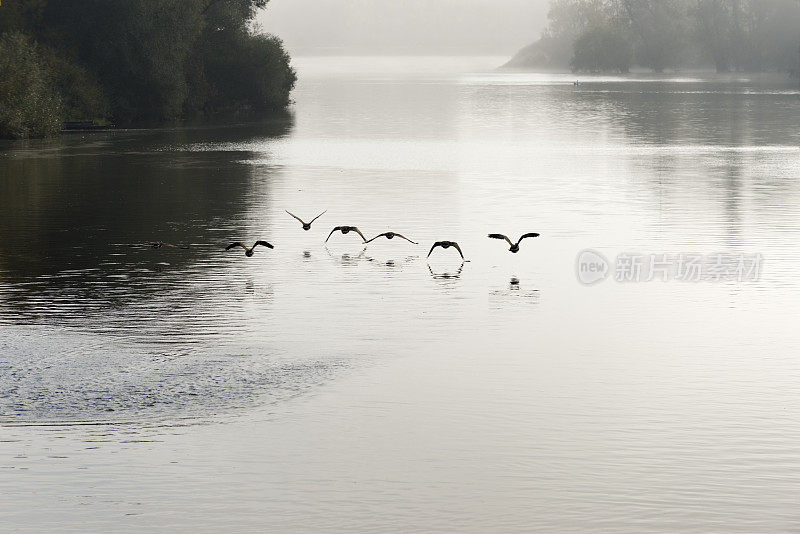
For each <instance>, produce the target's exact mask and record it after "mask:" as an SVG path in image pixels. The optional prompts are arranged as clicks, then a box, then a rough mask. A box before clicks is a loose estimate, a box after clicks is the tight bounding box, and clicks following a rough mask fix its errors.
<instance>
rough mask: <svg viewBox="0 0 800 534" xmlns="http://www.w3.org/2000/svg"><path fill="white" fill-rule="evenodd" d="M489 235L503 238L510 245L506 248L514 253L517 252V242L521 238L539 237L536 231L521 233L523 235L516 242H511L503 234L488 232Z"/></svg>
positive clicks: (518, 242)
mask: <svg viewBox="0 0 800 534" xmlns="http://www.w3.org/2000/svg"><path fill="white" fill-rule="evenodd" d="M489 237H491V238H492V239H505V240H506V241H508V244H509V245H511V248H510V249H508V250H510V251H511V252H513V253H514V254H516V253H517V252H519V244H520V243H521V242H522V240H523V239H525V238H526V237H539V234H537V233H536V232H531V233H529V234H523V236H522V237H520V238H519V240H517V242H516V243H512V242H511V240H510V239H509V238H507V237H506V236H504V235H503V234H489Z"/></svg>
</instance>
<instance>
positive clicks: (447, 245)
mask: <svg viewBox="0 0 800 534" xmlns="http://www.w3.org/2000/svg"><path fill="white" fill-rule="evenodd" d="M436 247H442V248H443V249H445V250H447V249H448V248H450V247H453V248H454V249H456V250H457V251H458V253H459V254H460V255H461V259H462V260H463V259H464V253H463V252H461V247H459V246H458V243H456V242H455V241H437V242H436V243H434V244H433V246H432V247H431V250H430V252H428V257H429V258H430V257H431V253H433V249H435V248H436Z"/></svg>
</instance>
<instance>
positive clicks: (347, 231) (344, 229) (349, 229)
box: [325, 226, 367, 243]
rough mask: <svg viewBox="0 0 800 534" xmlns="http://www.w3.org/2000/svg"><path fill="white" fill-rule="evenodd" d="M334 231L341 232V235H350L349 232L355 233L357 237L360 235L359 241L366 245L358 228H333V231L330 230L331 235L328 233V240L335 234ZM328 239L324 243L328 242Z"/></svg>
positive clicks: (364, 238)
mask: <svg viewBox="0 0 800 534" xmlns="http://www.w3.org/2000/svg"><path fill="white" fill-rule="evenodd" d="M336 231H339V232H342V233H343V234H348V233H350V232H351V231H352V232H355V233H357V234H358V235H360V236H361V240H362V241H363V242H364V243H366V242H367V238H366V237H364V234H362V233H361V230H359V229H358V228H356V227H355V226H337V227H336V228H334V229H333V230H331V233H329V234H328V239H330V238H331V236H332V235H333V233H334V232H336ZM328 239H326V240H325V242H326V243H327V242H328Z"/></svg>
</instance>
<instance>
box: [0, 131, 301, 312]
mask: <svg viewBox="0 0 800 534" xmlns="http://www.w3.org/2000/svg"><path fill="white" fill-rule="evenodd" d="M291 127H292V122H291V121H290V120H281V121H275V122H269V123H264V124H259V125H249V126H236V127H233V126H231V127H205V128H197V129H167V130H155V131H147V132H122V131H121V132H115V133H111V134H96V135H93V136H91V137H88V138H86V139H80V138H70V137H66V138H63V139H61V140H59V141H49V142H47V141H45V142H40V143H28V144H15V145H8V146H10V150H8V151H7V152H6V153H5V155H4V157H0V171H2V172H0V176H2V177H3V178H2V179H0V286H1V285H6V286H7V287H13V289H14V291H13V292H10V293H8V294H6V295H4V297H3V300H4V301H5V304H12V305H13V304H14V303H17V304H19V305H20V306H24V305H25V303H26V301H27V299H28V297H29V296H31V295H33V294H41V293H42V291H58V290H59V289H61V288H69V290H70V292H71V294H73V295H74V296H75V297H76V298H77V297H79V296H80V294H81V292H83V294H85V295H87V296H91V295H92V294H94V293H98V292H102V293H104V294H106V295H113V294H115V293H119V294H120V295H122V294H125V295H129V293H126V292H124V291H116V289H122V288H124V287H125V286H128V285H131V283H132V281H134V282H135V281H136V279H137V278H141V279H143V280H146V279H147V278H148V277H152V276H153V273H157V272H158V271H159V270H164V269H169V270H172V271H178V270H185V269H187V268H191V267H192V266H193V265H195V264H198V263H201V262H204V261H206V260H208V259H209V257H210V256H211V255H212V254H217V253H218V250H217V247H215V246H209V245H214V244H215V243H216V241H218V240H219V239H220V238H223V237H222V236H220V235H219V232H218V231H215V227H223V226H225V227H226V228H225V232H226V233H235V232H236V230H237V226H238V225H241V224H243V223H241V222H240V221H241V220H242V218H243V217H242V216H243V214H244V213H245V212H246V210H247V209H248V205H249V202H248V198H249V195H252V187H253V181H252V167H251V166H249V165H246V164H243V163H242V162H241V160H244V159H246V158H247V153H246V152H243V151H239V150H234V151H229V150H225V151H223V150H214V149H213V147H214V146H215V143H220V142H225V143H233V144H237V143H241V144H244V143H252V142H255V141H258V140H259V139H265V140H268V139H271V138H275V137H279V136H282V135H286V134H287V133H288V132H289V131H290V129H291ZM243 146H244V147H245V148H246V145H243ZM245 148H243V149H242V150H245ZM259 157H263V154H259ZM265 187H267V188H268V184H267V185H262V184H259V193H261V192H263V189H264V188H265ZM157 240H162V241H166V242H172V243H181V244H190V245H192V244H193V245H195V246H192V248H191V249H189V250H181V249H157V250H153V249H144V250H140V249H132V248H130V247H128V246H127V244H128V243H142V242H146V241H157ZM223 240H224V238H223ZM100 288H102V289H100Z"/></svg>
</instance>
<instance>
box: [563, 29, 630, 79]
mask: <svg viewBox="0 0 800 534" xmlns="http://www.w3.org/2000/svg"><path fill="white" fill-rule="evenodd" d="M631 55H632V54H631V46H630V43H628V41H627V40H626V39H625V38H624V37H623V36H622V35H620V33H619V32H618V31H616V30H615V29H614V28H612V27H609V26H600V27H592V28H590V29H587V30H585V31H584V32H583V33H581V35H580V37H578V39H577V41H575V47H574V53H573V56H572V61H571V63H570V66H571V67H572V70H573V71H576V72H578V71H581V72H620V73H625V72H628V70H629V69H630V65H631Z"/></svg>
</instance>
